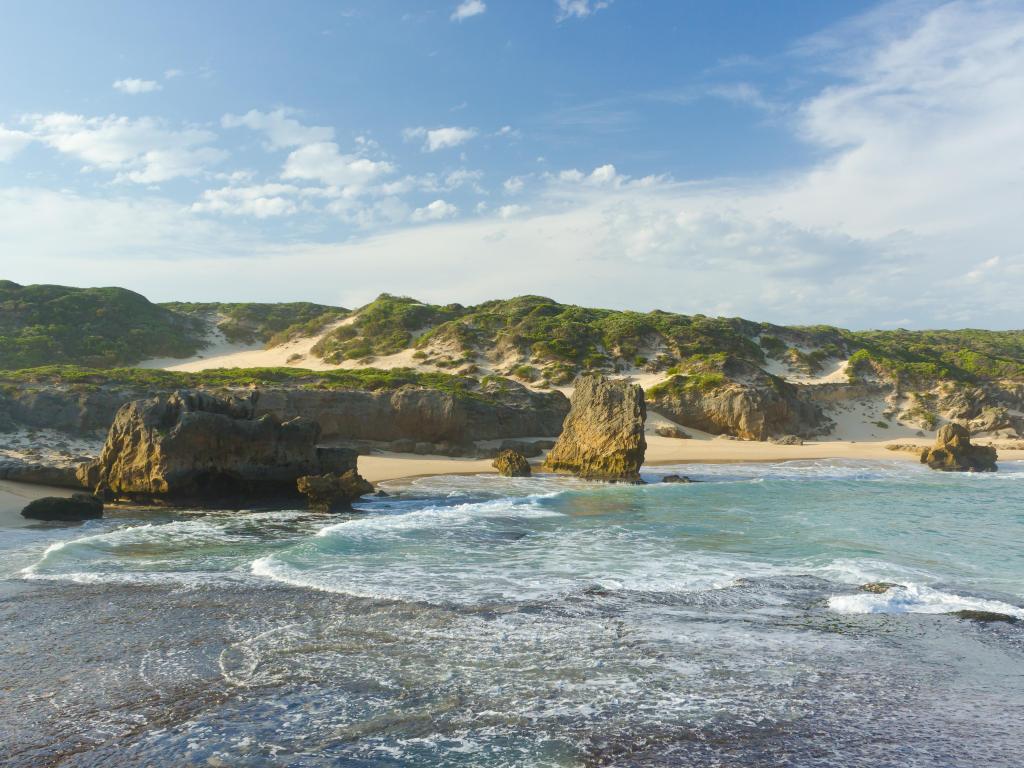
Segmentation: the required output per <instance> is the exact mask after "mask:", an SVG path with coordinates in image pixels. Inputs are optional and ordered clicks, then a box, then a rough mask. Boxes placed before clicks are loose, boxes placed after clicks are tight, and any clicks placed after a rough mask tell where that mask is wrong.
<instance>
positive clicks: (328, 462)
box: [79, 391, 356, 507]
mask: <svg viewBox="0 0 1024 768" xmlns="http://www.w3.org/2000/svg"><path fill="white" fill-rule="evenodd" d="M319 438H320V427H319V425H318V424H317V423H316V422H315V421H312V420H310V419H305V418H295V419H291V420H289V421H285V422H282V421H280V420H278V419H275V418H274V417H272V416H269V415H264V416H259V417H257V416H256V414H255V412H254V408H253V401H252V398H231V399H229V398H221V397H215V396H213V395H210V394H207V393H204V392H194V391H178V392H174V393H172V394H170V395H168V396H161V397H155V398H151V399H148V400H136V401H133V402H130V403H128V404H126V405H124V406H123V407H122V408H121V409H120V410H119V411H118V413H117V416H116V417H115V419H114V423H113V425H112V426H111V428H110V432H109V433H108V435H107V440H106V443H105V444H104V446H103V451H102V453H101V455H100V458H99V459H98V460H97V461H95V462H92V463H89V464H85V465H83V466H82V467H80V468H79V479H80V480H81V481H82V484H83V485H84V486H86V487H88V488H90V489H92V490H93V491H94V492H95V493H96V494H97V495H100V496H102V497H105V498H108V499H127V500H130V501H135V502H142V503H194V504H203V505H210V504H213V505H224V506H235V507H237V506H238V505H240V504H243V503H246V502H252V501H254V500H255V501H257V502H266V501H268V500H270V499H274V498H293V497H296V496H297V494H298V489H297V486H296V482H297V480H298V478H300V477H302V476H306V475H325V474H332V475H343V474H345V473H346V472H349V471H354V470H355V469H356V454H355V453H354V452H352V451H348V450H345V449H336V448H319V447H317V442H318V440H319Z"/></svg>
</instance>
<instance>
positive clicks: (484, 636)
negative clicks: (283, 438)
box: [0, 461, 1024, 766]
mask: <svg viewBox="0 0 1024 768" xmlns="http://www.w3.org/2000/svg"><path fill="white" fill-rule="evenodd" d="M668 473H683V474H687V475H689V476H690V477H691V478H693V479H694V480H699V481H701V482H697V483H693V484H687V485H668V484H657V483H656V482H654V481H657V480H658V479H659V478H660V476H662V475H664V474H668ZM645 477H646V478H647V479H648V480H649V481H651V483H650V484H649V485H646V486H615V485H602V484H586V483H582V482H579V481H575V480H571V479H566V478H555V477H543V476H542V477H537V478H530V479H507V478H500V477H496V476H470V477H466V476H450V477H435V478H425V479H421V480H417V481H414V482H411V483H409V484H393V485H390V486H387V485H386V486H385V487H387V488H388V490H389V491H390V492H391V493H392V495H391V496H390V497H388V498H383V499H374V500H372V501H367V502H365V503H363V504H361V505H360V507H361V512H360V513H359V514H354V515H346V516H319V515H311V514H308V513H305V512H298V511H294V512H289V511H284V512H254V513H249V514H236V513H207V514H199V513H195V514H175V515H171V514H159V515H147V516H142V515H141V514H140V513H133V514H126V513H118V515H117V516H113V517H109V518H107V519H104V520H99V521H92V522H89V523H86V524H85V525H83V526H80V527H71V528H56V527H45V526H40V527H36V528H22V529H18V530H10V531H4V532H3V543H2V545H0V546H2V555H3V562H4V565H3V568H4V571H3V573H2V576H3V577H4V578H5V584H7V585H8V591H9V592H10V594H9V596H8V597H6V599H5V600H4V601H3V611H4V613H3V615H4V617H5V619H7V620H9V621H10V631H9V632H8V633H7V634H8V636H7V638H6V639H5V641H2V642H3V643H5V645H0V652H3V653H4V654H5V655H7V656H8V658H14V657H15V656H17V651H18V648H19V647H21V646H18V645H17V643H18V642H19V638H21V642H29V639H28V638H31V637H32V636H33V633H35V636H37V637H38V636H39V633H40V632H41V631H44V632H46V633H50V634H52V633H53V632H56V633H57V634H58V635H60V634H61V633H65V635H66V636H67V637H70V636H71V635H72V634H73V636H74V637H75V638H77V643H66V644H63V645H61V648H62V649H63V650H62V652H61V653H59V654H58V653H55V654H54V656H53V657H51V656H48V655H47V654H43V657H42V658H35V657H32V656H31V654H29V657H30V658H31V661H29V662H26V661H25V659H24V657H19V658H20V659H21V661H20V663H19V665H17V666H18V669H19V671H18V674H19V675H21V676H22V677H23V679H22V681H21V683H20V685H21V686H24V688H25V689H28V690H33V691H34V690H36V689H39V690H40V693H39V695H40V696H44V695H45V694H52V695H51V696H50V697H49V698H46V699H40V700H39V702H37V704H35V705H34V704H32V702H31V701H27V702H20V703H19V704H18V705H17V706H15V707H12V708H10V709H7V710H6V711H7V712H8V715H7V716H6V717H5V716H3V715H0V729H2V730H0V740H5V741H7V742H8V743H11V744H15V745H17V746H16V747H14V749H15V750H16V751H14V752H12V753H11V754H12V756H13V757H14V758H17V759H16V760H14V762H15V764H17V760H23V763H24V764H25V765H29V764H38V763H33V762H31V761H29V760H28V756H32V757H33V758H38V757H39V755H41V754H43V755H56V754H60V755H62V756H64V759H65V760H66V762H64V763H62V765H64V764H67V765H138V764H147V761H149V762H153V763H162V764H183V765H190V764H196V765H217V764H224V765H278V764H281V765H303V766H304V765H367V766H371V765H372V766H376V765H537V766H540V765H559V766H562V765H565V766H568V765H662V764H664V765H735V764H743V765H761V764H766V765H872V766H874V765H888V764H892V765H976V764H978V763H979V762H985V763H986V764H988V765H1017V764H1019V757H1018V755H1019V753H1020V749H1021V747H1022V746H1024V736H1021V735H1020V732H1021V726H1024V693H1022V690H1024V686H1022V685H1021V683H1022V682H1024V655H1022V634H1024V629H1022V627H1024V624H1020V625H1015V624H1007V623H999V624H977V623H974V622H969V621H962V620H960V619H957V618H955V617H953V616H950V615H947V614H949V613H951V612H953V611H957V610H963V609H976V610H987V611H996V612H999V613H1004V614H1007V615H1010V616H1013V617H1020V618H1022V619H1024V547H1022V546H1021V541H1022V540H1024V465H1021V464H1019V463H1018V464H1013V463H1010V464H1004V465H1002V467H1001V471H1000V472H999V473H996V474H991V475H949V474H941V473H934V472H930V471H929V470H927V469H925V468H922V467H920V466H918V465H915V464H912V463H904V462H895V461H894V462H851V461H813V462H785V463H779V464H746V465H744V464H738V465H688V466H686V467H674V468H673V467H664V468H658V470H657V471H656V472H655V471H652V472H650V473H648V474H646V475H645ZM133 515H134V516H133ZM869 581H889V582H895V583H897V584H899V585H900V586H899V587H896V588H893V589H891V590H889V592H887V593H885V594H869V593H865V592H861V591H858V590H857V586H858V585H860V584H863V583H865V582H869ZM12 585H13V587H14V588H13V589H12ZM96 616H102V617H103V618H104V622H105V623H103V625H102V627H101V628H97V626H96V622H95V621H94V619H95V617H96ZM41 628H42V629H41ZM112 644H113V646H115V648H114V649H112V648H111V645H112ZM12 654H13V655H12ZM97 659H100V661H97ZM76 664H77V665H79V666H76ZM12 666H15V665H12ZM83 667H84V668H85V669H86V670H87V673H86V674H85V679H84V680H81V679H80V676H81V674H82V672H81V671H82V668H83ZM69 675H71V676H76V675H77V676H79V677H76V679H78V680H79V681H80V684H81V686H82V687H81V688H79V687H76V686H77V685H78V684H77V683H76V686H70V687H69V686H68V685H67V683H66V680H67V679H68V676H69ZM57 680H65V683H62V684H59V685H58V684H56V683H55V681H57ZM51 688H53V689H55V690H54V691H51V690H49V689H51ZM43 689H47V690H45V691H44V690H43ZM65 689H66V690H65ZM96 690H102V691H103V695H102V696H101V699H102V702H103V706H102V708H97V705H96V702H95V701H92V703H90V697H92V699H95V697H96V695H97V694H95V691H96ZM89 691H93V693H89ZM950 691H954V692H955V696H951V695H950ZM140 692H145V694H146V695H145V696H141V694H140ZM62 697H63V698H62ZM100 709H101V710H102V711H101V712H100ZM79 710H81V718H80V720H76V724H77V726H78V727H79V730H78V731H76V732H75V733H76V735H75V740H76V743H81V744H85V745H86V746H85V747H84V748H81V747H78V748H76V749H75V750H74V751H73V755H71V756H68V755H66V754H65V752H66V750H67V749H69V748H68V746H67V744H66V743H65V742H66V741H67V739H68V738H69V736H68V734H67V733H66V732H61V730H60V729H59V728H57V725H56V723H55V722H54V721H53V718H54V715H53V712H55V711H56V712H63V713H67V712H78V711H79ZM169 713H171V714H169ZM16 718H17V719H18V720H19V721H20V722H24V721H25V720H26V718H27V719H28V721H29V722H32V723H34V724H35V725H34V726H33V729H32V730H31V732H29V731H28V729H27V728H26V727H25V726H24V725H18V724H16V723H15V722H14V720H15V719H16ZM48 734H52V735H48ZM4 735H6V736H7V739H3V738H2V737H3V736H4ZM115 743H116V744H117V747H116V748H115V747H114V744H115ZM12 759H13V758H12ZM218 761H222V762H218Z"/></svg>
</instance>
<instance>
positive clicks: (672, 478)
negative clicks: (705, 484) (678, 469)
mask: <svg viewBox="0 0 1024 768" xmlns="http://www.w3.org/2000/svg"><path fill="white" fill-rule="evenodd" d="M661 482H663V483H692V482H693V480H691V479H690V478H688V477H687V476H686V475H665V476H664V477H663V478H661Z"/></svg>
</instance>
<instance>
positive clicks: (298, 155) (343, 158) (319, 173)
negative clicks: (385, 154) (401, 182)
mask: <svg viewBox="0 0 1024 768" xmlns="http://www.w3.org/2000/svg"><path fill="white" fill-rule="evenodd" d="M393 171H394V166H393V165H392V164H391V163H389V162H386V161H382V160H381V161H377V160H370V159H368V158H365V157H362V156H360V155H343V154H341V150H340V149H339V148H338V145H337V144H335V143H334V142H326V141H324V142H319V143H316V144H308V145H306V146H304V147H299V149H296V150H295V151H294V152H292V153H291V154H290V155H288V159H287V160H286V161H285V164H284V169H283V170H282V171H281V178H284V179H305V180H316V181H321V182H323V183H324V184H331V185H333V186H337V187H343V188H348V189H349V190H350V193H354V192H357V191H360V190H362V189H363V188H364V187H365V186H366V185H367V184H369V183H370V182H372V181H374V180H375V179H377V178H379V177H380V176H385V175H387V174H389V173H392V172H393Z"/></svg>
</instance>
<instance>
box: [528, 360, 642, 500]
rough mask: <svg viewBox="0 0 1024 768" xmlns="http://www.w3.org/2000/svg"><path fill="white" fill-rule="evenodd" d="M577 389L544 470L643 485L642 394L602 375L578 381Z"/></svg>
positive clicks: (637, 387) (632, 385)
mask: <svg viewBox="0 0 1024 768" xmlns="http://www.w3.org/2000/svg"><path fill="white" fill-rule="evenodd" d="M575 386H576V389H575V391H574V392H573V396H572V401H571V407H570V409H569V415H568V416H566V418H565V424H564V425H563V427H562V434H561V436H560V437H559V438H558V441H557V442H556V443H555V447H554V448H552V449H551V452H550V453H549V454H548V456H547V459H546V461H545V462H544V468H545V469H547V470H549V471H552V472H570V473H572V474H574V475H578V476H579V477H583V478H587V479H591V480H614V481H625V482H639V480H640V467H641V465H642V464H643V462H644V453H645V452H646V450H647V440H646V439H645V438H644V422H645V421H646V420H647V408H646V405H645V404H644V391H643V389H641V388H640V387H639V386H637V385H636V384H629V383H628V382H625V381H617V380H610V379H606V378H605V377H603V376H601V375H599V374H590V375H584V376H580V377H579V378H577V379H576V385H575Z"/></svg>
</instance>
